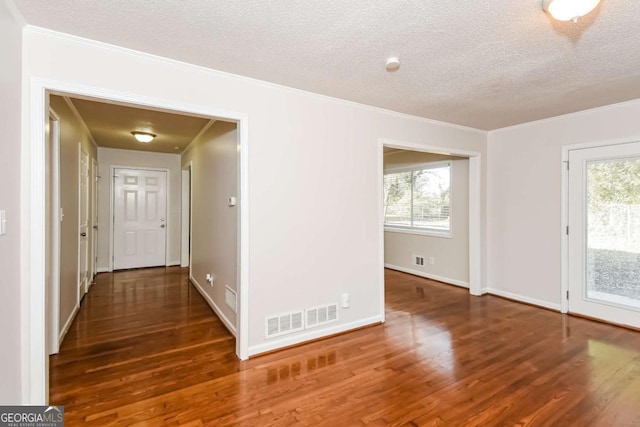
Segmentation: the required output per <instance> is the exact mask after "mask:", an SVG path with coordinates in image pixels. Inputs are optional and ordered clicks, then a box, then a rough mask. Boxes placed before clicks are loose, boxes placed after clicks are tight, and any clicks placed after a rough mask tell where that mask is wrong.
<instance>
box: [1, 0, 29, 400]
mask: <svg viewBox="0 0 640 427" xmlns="http://www.w3.org/2000/svg"><path fill="white" fill-rule="evenodd" d="M10 7H14V6H13V5H12V4H10V3H9V2H7V1H5V0H2V1H0V58H2V65H1V66H0V93H2V101H0V134H1V135H2V142H0V183H1V184H0V210H4V211H6V215H7V233H6V234H5V235H4V236H0V272H1V273H0V276H1V278H0V301H2V302H3V303H2V310H0V324H1V325H3V326H2V328H0V343H2V344H1V346H2V350H0V378H1V380H0V404H2V405H7V404H17V403H20V402H21V400H22V396H21V392H22V390H21V382H20V369H21V343H20V325H21V320H20V314H21V313H20V301H21V298H22V297H21V294H20V114H21V112H20V108H21V107H20V106H21V101H20V99H21V85H20V82H21V79H22V77H21V63H22V40H21V39H22V35H21V34H22V28H21V26H20V24H19V23H18V22H17V19H15V17H14V16H13V15H12V13H11V10H10V9H9V8H10ZM25 357H26V355H25Z"/></svg>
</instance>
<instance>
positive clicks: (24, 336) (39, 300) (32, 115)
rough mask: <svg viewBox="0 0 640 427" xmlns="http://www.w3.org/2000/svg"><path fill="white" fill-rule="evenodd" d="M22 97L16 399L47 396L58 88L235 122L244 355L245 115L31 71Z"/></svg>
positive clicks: (239, 351)
mask: <svg viewBox="0 0 640 427" xmlns="http://www.w3.org/2000/svg"><path fill="white" fill-rule="evenodd" d="M27 87H28V92H27V93H28V95H27V96H28V98H27V99H26V102H25V104H26V105H25V108H26V112H27V114H25V115H24V121H25V123H24V126H23V128H24V129H25V132H24V133H23V138H22V158H23V162H22V168H21V186H22V188H23V190H22V191H23V192H22V196H23V197H22V201H21V209H20V211H21V229H20V235H21V249H20V250H21V259H23V260H28V261H25V262H23V263H22V265H21V270H20V273H21V275H20V282H21V297H20V300H21V311H22V319H23V320H22V321H21V322H20V334H21V341H22V345H23V347H22V353H23V354H24V358H23V360H22V362H23V363H22V366H21V372H20V374H21V379H22V381H21V383H22V384H24V387H23V389H22V399H21V401H22V403H24V404H33V405H36V404H37V405H44V404H46V403H47V402H48V400H49V396H48V392H47V390H48V387H47V386H48V382H49V375H48V370H47V360H48V359H47V357H48V356H47V347H46V330H47V329H46V326H47V325H46V323H47V319H46V298H45V268H46V260H45V244H46V238H45V233H46V230H45V214H46V213H45V191H46V188H45V185H46V180H45V175H44V159H45V155H44V154H45V144H46V133H45V129H46V122H47V121H48V114H49V102H48V94H49V93H50V92H51V93H61V94H65V95H71V96H77V97H90V98H99V99H104V100H107V101H112V102H120V103H126V104H135V105H139V106H143V107H149V108H155V109H159V110H164V111H169V112H178V113H186V114H195V115H201V116H205V117H211V118H215V119H221V120H226V121H233V122H235V123H237V126H238V140H239V148H240V153H239V156H240V166H241V168H240V182H239V186H240V223H241V232H240V235H239V237H238V240H239V242H240V253H241V257H240V260H239V261H240V272H241V275H240V278H239V282H240V283H239V284H240V286H239V289H238V290H239V298H238V328H237V330H238V336H237V337H236V355H237V356H238V358H239V359H241V360H246V359H248V347H249V336H248V331H249V319H248V314H249V304H248V303H249V295H248V287H249V271H250V269H249V242H250V239H249V234H250V229H249V210H250V206H249V200H250V186H249V147H250V146H249V116H248V114H246V113H241V112H237V111H233V110H229V109H225V108H222V107H217V106H215V105H214V104H213V103H214V102H215V100H210V101H209V103H206V104H205V103H186V102H181V101H177V100H175V99H169V98H158V97H150V96H148V95H143V94H141V93H136V92H121V91H115V90H112V89H109V88H106V87H99V86H88V85H83V84H78V83H74V82H71V81H61V80H53V79H47V78H41V77H31V78H30V80H29V82H28V84H27Z"/></svg>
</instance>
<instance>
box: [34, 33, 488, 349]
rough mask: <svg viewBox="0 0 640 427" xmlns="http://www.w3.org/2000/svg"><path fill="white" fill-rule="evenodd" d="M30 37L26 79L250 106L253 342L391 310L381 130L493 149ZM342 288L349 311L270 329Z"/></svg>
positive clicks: (124, 55)
mask: <svg viewBox="0 0 640 427" xmlns="http://www.w3.org/2000/svg"><path fill="white" fill-rule="evenodd" d="M24 44H25V49H24V56H25V59H24V77H25V78H26V79H29V78H31V77H32V76H33V77H35V76H37V77H41V78H46V79H53V80H57V81H60V82H71V83H74V84H80V85H85V86H92V87H97V88H102V89H104V90H108V91H117V92H120V93H122V92H124V93H130V94H135V95H136V96H140V97H146V98H145V99H161V100H166V101H175V102H178V103H181V104H182V105H200V106H209V107H210V108H216V109H218V110H219V111H233V112H236V113H239V114H244V115H246V117H248V119H247V135H248V141H249V151H248V169H247V174H248V188H249V191H248V206H249V208H248V209H249V212H248V218H249V219H248V221H249V226H248V231H249V235H248V242H249V243H248V247H247V250H248V262H247V265H246V266H247V268H248V276H247V277H248V284H247V286H248V289H249V295H248V307H246V308H247V310H248V314H249V316H248V323H249V325H248V330H247V332H248V333H247V334H246V335H244V336H248V340H249V352H250V353H257V352H261V351H267V350H269V349H272V348H277V347H280V346H284V345H289V344H293V343H295V342H300V341H303V340H307V339H312V338H314V337H317V336H322V335H324V334H329V333H334V332H338V331H341V330H347V329H350V328H355V327H358V326H362V325H365V324H370V323H373V322H377V321H380V320H381V319H382V316H383V314H384V310H383V301H382V293H381V291H380V290H381V289H382V286H383V283H382V277H381V275H380V271H381V270H380V268H381V265H380V262H381V260H382V259H383V248H382V246H381V242H382V235H381V232H380V215H379V214H380V200H379V194H380V193H379V190H380V185H381V182H380V180H379V176H380V168H381V167H382V165H381V164H379V141H380V139H381V138H385V139H393V140H397V141H407V142H410V143H413V144H416V145H424V146H438V147H444V148H443V150H442V151H446V149H447V148H451V149H458V150H465V151H474V152H479V153H481V154H482V155H483V157H482V159H484V153H485V145H486V132H482V131H477V130H473V129H469V128H463V127H460V126H454V125H449V124H446V123H442V122H437V121H432V120H426V119H420V118H416V117H410V116H406V115H402V114H398V113H393V112H389V111H385V110H381V109H375V108H371V107H367V106H362V105H358V104H355V103H351V102H345V101H341V100H337V99H333V98H329V97H325V96H319V95H315V94H310V93H307V92H302V91H298V90H295V89H290V88H286V87H282V86H277V85H272V84H266V83H263V82H258V81H255V80H250V79H245V78H240V77H237V76H232V75H229V74H224V73H218V72H215V71H212V70H206V69H203V68H201V67H191V66H189V65H186V64H183V63H178V62H173V61H168V60H164V59H160V58H156V57H153V56H150V55H144V54H138V53H136V52H133V51H131V50H120V49H116V48H113V47H111V46H103V45H100V44H94V43H91V42H88V41H86V40H84V39H83V40H78V39H75V38H73V37H70V36H65V35H61V34H59V33H56V34H52V33H51V32H47V31H44V30H38V29H35V28H31V29H28V30H26V31H25V36H24ZM50 52H56V55H50ZM114 69H117V70H126V73H114V72H113V70H114ZM149 70H153V72H152V73H150V72H149ZM167 82H170V84H168V83H167ZM27 92H28V90H27ZM26 96H27V98H25V99H27V101H28V97H29V94H28V93H27V94H26ZM26 136H27V137H28V135H26ZM338 154H339V155H338ZM482 169H483V170H484V164H483V166H482ZM484 176H485V175H484V172H483V183H484ZM484 194H485V189H484V186H483V188H482V198H483V197H484ZM483 212H484V204H483ZM482 222H483V224H484V220H482ZM483 236H484V227H483ZM342 293H349V294H350V296H351V307H350V308H349V309H344V310H343V309H341V310H340V316H339V322H337V323H334V324H331V325H330V326H328V327H326V328H316V329H314V330H308V331H304V332H298V333H296V334H292V335H288V336H283V337H282V338H276V339H271V340H268V339H266V338H265V318H266V317H267V316H270V315H273V314H278V313H283V312H290V311H292V310H300V309H304V308H308V307H315V306H318V305H321V304H330V303H332V302H336V301H339V300H340V295H341V294H342Z"/></svg>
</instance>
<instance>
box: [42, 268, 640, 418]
mask: <svg viewBox="0 0 640 427" xmlns="http://www.w3.org/2000/svg"><path fill="white" fill-rule="evenodd" d="M386 287H387V291H386V298H387V300H386V302H387V313H386V315H387V322H386V324H384V325H379V326H373V327H369V328H365V329H361V330H358V331H355V332H353V333H349V334H345V335H341V336H338V337H334V338H330V339H326V340H323V341H317V342H314V343H311V344H308V345H304V346H299V347H296V348H292V349H288V350H284V351H281V352H277V353H272V354H269V355H265V356H262V357H257V358H255V359H251V360H249V361H246V362H239V361H238V360H237V359H236V357H235V342H234V339H233V337H232V336H231V335H230V334H229V333H228V332H227V331H226V329H225V328H224V326H223V325H222V323H221V322H220V321H219V320H218V319H217V318H216V317H215V316H214V315H212V312H211V310H210V309H209V307H208V306H207V304H206V303H205V302H204V300H203V299H202V298H201V297H200V295H199V294H198V293H197V291H196V290H195V289H194V288H193V287H192V286H190V285H189V283H188V278H187V272H186V270H184V269H180V268H166V269H165V268H155V269H147V270H137V271H125V272H117V273H113V274H110V273H105V274H100V275H99V276H98V277H97V282H96V284H95V285H94V286H93V288H92V289H91V291H90V293H89V294H88V295H87V296H86V298H85V302H84V303H83V306H82V309H81V310H80V313H79V315H78V317H77V319H76V320H75V322H74V324H73V325H72V327H71V330H70V331H69V334H68V335H67V338H66V339H65V342H64V344H63V346H62V349H61V352H60V354H58V355H56V356H52V357H51V402H52V403H53V404H61V405H65V412H66V417H65V418H66V425H67V426H72V425H89V426H91V425H95V426H104V425H150V426H153V425H172V426H201V425H211V426H271V425H282V426H289V425H305V426H331V427H341V426H357V425H372V426H390V425H393V426H427V425H445V426H461V425H482V426H492V425H496V426H498V425H499V426H512V425H520V426H529V425H544V426H547V425H550V426H585V425H601V426H632V425H635V426H638V425H640V400H639V399H640V333H638V332H634V331H630V330H625V329H621V328H617V327H614V326H609V325H604V324H600V323H596V322H592V321H589V320H585V319H579V318H572V317H568V316H564V315H561V314H559V313H554V312H551V311H546V310H543V309H539V308H534V307H530V306H527V305H522V304H518V303H514V302H510V301H506V300H502V299H499V298H496V297H492V296H484V297H481V298H477V297H471V296H469V294H468V292H467V291H466V290H465V289H460V288H456V287H453V286H448V285H444V284H441V283H437V282H433V281H430V280H426V279H422V278H418V277H414V276H410V275H407V274H403V273H399V272H394V271H386Z"/></svg>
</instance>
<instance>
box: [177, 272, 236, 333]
mask: <svg viewBox="0 0 640 427" xmlns="http://www.w3.org/2000/svg"><path fill="white" fill-rule="evenodd" d="M189 280H190V281H191V283H192V284H193V286H195V288H196V289H197V290H198V292H199V293H200V295H202V298H204V299H205V301H207V304H209V307H211V309H212V310H213V311H214V312H215V313H216V315H217V316H218V317H219V318H220V320H221V321H222V323H223V324H224V326H225V327H226V328H227V329H228V330H229V332H231V333H232V334H233V336H234V337H236V338H237V337H238V332H237V330H236V327H235V326H233V324H232V323H231V321H230V320H229V318H228V317H227V316H225V315H224V313H223V312H222V310H221V309H220V307H218V305H217V304H216V302H215V301H214V300H213V298H211V297H210V296H209V294H207V293H206V292H205V291H204V288H203V287H202V286H201V285H200V283H198V281H197V280H196V279H195V277H193V276H192V275H191V273H189Z"/></svg>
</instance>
